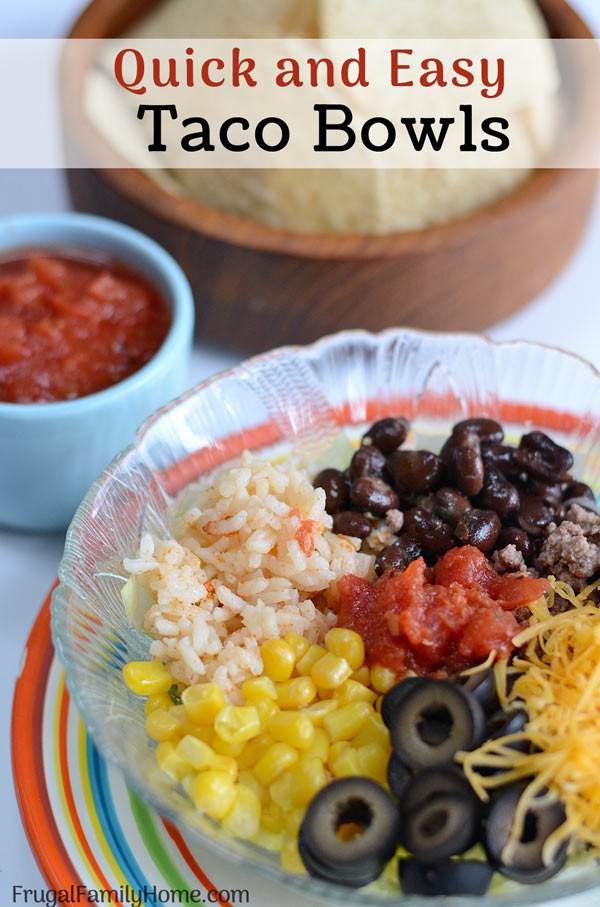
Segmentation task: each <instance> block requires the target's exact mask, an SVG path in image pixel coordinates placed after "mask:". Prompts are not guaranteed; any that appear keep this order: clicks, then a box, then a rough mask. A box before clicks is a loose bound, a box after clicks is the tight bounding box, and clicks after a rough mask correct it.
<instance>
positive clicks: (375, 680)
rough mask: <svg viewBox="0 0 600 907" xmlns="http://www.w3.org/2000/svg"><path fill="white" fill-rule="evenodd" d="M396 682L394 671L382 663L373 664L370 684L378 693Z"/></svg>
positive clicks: (385, 690) (384, 691)
mask: <svg viewBox="0 0 600 907" xmlns="http://www.w3.org/2000/svg"><path fill="white" fill-rule="evenodd" d="M395 683H396V672H395V671H392V670H391V668H386V667H384V666H383V665H373V667H372V668H371V686H372V687H373V689H374V690H377V692H378V693H387V691H388V690H390V689H391V688H392V687H393V686H394V684H395Z"/></svg>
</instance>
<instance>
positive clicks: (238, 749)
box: [210, 731, 246, 759]
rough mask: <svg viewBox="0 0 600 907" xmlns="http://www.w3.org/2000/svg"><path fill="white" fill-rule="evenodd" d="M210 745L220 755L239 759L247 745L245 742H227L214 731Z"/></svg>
mask: <svg viewBox="0 0 600 907" xmlns="http://www.w3.org/2000/svg"><path fill="white" fill-rule="evenodd" d="M210 745H211V746H212V748H213V750H214V751H215V753H218V754H219V756H231V758H232V759H239V757H240V756H241V755H242V753H243V752H244V747H245V746H246V744H245V743H227V742H226V741H225V740H223V738H222V737H219V735H218V734H216V733H215V732H214V731H213V735H212V737H211V740H210Z"/></svg>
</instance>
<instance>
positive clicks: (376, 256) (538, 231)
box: [64, 0, 598, 352]
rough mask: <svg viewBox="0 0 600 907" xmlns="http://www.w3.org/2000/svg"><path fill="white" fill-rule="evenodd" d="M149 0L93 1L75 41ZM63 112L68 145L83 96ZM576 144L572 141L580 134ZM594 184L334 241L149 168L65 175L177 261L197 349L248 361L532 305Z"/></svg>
mask: <svg viewBox="0 0 600 907" xmlns="http://www.w3.org/2000/svg"><path fill="white" fill-rule="evenodd" d="M155 2H156V0H127V2H125V0H93V2H92V3H91V5H90V6H89V7H88V8H87V9H86V10H85V12H84V13H83V15H82V16H81V18H80V19H79V20H78V22H77V23H76V25H75V26H74V28H73V30H72V32H71V37H72V38H108V37H115V36H117V35H119V34H121V33H122V32H123V31H124V29H126V28H127V27H129V26H130V25H131V24H132V23H134V22H135V21H137V20H138V19H139V17H140V16H141V15H142V14H143V13H144V12H146V11H147V10H148V9H149V8H151V7H152V6H153V5H154V3H155ZM540 5H541V7H542V10H543V12H544V14H545V16H546V19H547V21H548V23H549V26H550V29H551V33H552V35H553V36H554V37H561V38H588V39H589V38H592V37H593V36H592V34H591V32H590V31H589V29H588V27H587V26H586V24H585V23H584V22H583V21H582V20H581V19H580V18H579V16H578V15H577V14H576V13H575V12H574V11H573V10H572V9H571V7H570V6H569V4H568V3H566V2H564V0H540ZM576 65H577V64H576ZM76 81H77V80H76ZM575 84H576V85H577V86H578V96H577V97H576V98H575V104H576V106H577V107H578V112H577V114H576V124H575V125H576V128H577V124H579V128H580V129H583V124H584V123H585V121H586V115H587V114H586V111H587V110H588V108H590V109H591V105H593V104H595V103H596V98H595V97H591V96H590V93H591V91H592V89H591V87H588V85H587V80H586V78H585V72H583V71H581V72H577V71H575ZM66 110H68V111H69V113H68V114H66V115H65V120H64V122H65V133H66V138H67V142H70V143H73V142H77V136H78V127H77V122H78V121H80V120H81V118H82V117H84V114H83V112H82V106H81V97H80V93H79V90H78V89H77V90H76V96H75V102H74V103H70V104H69V105H67V106H66ZM98 141H102V139H101V138H100V137H99V136H98ZM569 141H571V142H574V143H576V135H575V136H574V134H573V132H571V133H570V135H569ZM597 178H598V175H597V172H596V171H595V170H539V171H536V172H535V173H534V174H533V175H532V177H531V179H530V180H528V181H527V182H526V183H525V184H524V185H523V186H522V187H521V188H519V189H517V190H516V191H514V192H512V193H511V194H510V195H508V196H506V197H505V198H503V199H501V200H499V201H497V202H496V203H494V204H492V205H489V206H487V207H485V208H483V209H480V210H478V211H477V212H475V213H473V214H471V215H469V216H467V217H464V218H461V219H460V220H455V221H452V222H451V223H448V224H445V225H442V226H436V227H431V228H428V229H425V230H421V231H414V232H409V233H393V234H388V235H385V236H333V235H330V234H329V235H315V234H309V235H306V234H299V233H292V232H287V231H285V230H279V229H274V228H271V227H268V226H265V225H263V224H260V223H257V222H255V221H252V220H249V219H245V218H241V217H235V216H233V215H230V214H226V213H224V212H222V211H219V210H216V209H211V208H207V207H204V206H202V205H200V204H198V203H197V202H194V201H191V200H190V199H187V198H183V197H180V196H176V195H174V194H171V193H169V192H168V191H166V190H164V189H162V188H161V187H159V186H158V185H157V184H156V183H155V182H154V180H152V179H151V178H150V177H148V176H147V175H146V174H145V173H144V172H142V171H141V170H132V169H128V170H68V171H67V179H68V184H69V189H70V193H71V197H72V201H73V204H74V206H75V208H76V209H78V210H81V211H91V212H94V213H97V214H103V215H105V216H108V217H113V218H116V219H117V220H121V221H125V222H127V223H129V224H132V225H133V226H135V227H137V228H138V229H140V230H142V231H144V232H146V233H148V234H149V235H150V236H153V237H154V238H155V239H157V240H158V241H159V242H160V243H162V245H163V246H165V248H167V249H168V250H169V251H170V252H171V253H172V254H173V255H174V256H175V258H176V259H177V260H178V262H179V263H180V264H181V265H182V267H183V269H184V270H185V271H186V273H187V275H188V277H189V279H190V281H191V283H192V287H193V289H194V292H195V295H196V300H197V308H198V325H199V334H200V336H201V337H202V338H203V339H205V340H209V341H212V342H214V343H217V344H220V345H225V346H228V347H234V348H237V349H240V350H244V351H249V352H250V351H252V352H254V351H260V350H263V349H266V348H269V347H273V346H278V345H280V344H285V343H309V342H311V341H312V340H314V339H316V338H317V337H319V336H321V335H322V334H326V333H330V332H333V331H337V330H339V329H341V328H354V327H361V328H369V329H370V330H373V331H377V330H380V329H382V328H385V327H389V326H392V325H406V326H410V327H420V328H434V329H437V330H446V329H448V330H449V329H453V330H480V329H482V328H485V327H487V326H489V325H490V324H493V323H494V322H497V321H499V320H500V319H502V318H505V317H507V316H508V315H510V314H511V313H513V312H515V311H516V310H517V309H519V308H520V307H522V306H523V305H524V304H525V303H527V302H528V301H530V300H531V299H532V298H533V297H534V296H535V295H536V294H537V293H539V292H540V291H541V290H543V289H544V288H545V287H546V286H547V285H548V284H549V283H550V282H551V281H552V280H553V278H554V277H555V276H556V275H557V274H558V273H559V272H560V271H561V270H562V268H564V266H565V265H566V264H567V262H568V261H569V259H570V258H571V256H572V255H573V253H574V251H575V249H576V247H577V245H578V243H579V241H580V239H581V236H582V233H583V231H584V227H585V225H586V222H587V220H588V216H589V214H590V211H591V208H592V205H593V201H594V195H595V188H596V182H597Z"/></svg>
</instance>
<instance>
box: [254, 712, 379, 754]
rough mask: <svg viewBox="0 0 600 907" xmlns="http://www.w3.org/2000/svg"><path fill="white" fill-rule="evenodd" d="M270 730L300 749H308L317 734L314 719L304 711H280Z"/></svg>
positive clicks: (271, 723)
mask: <svg viewBox="0 0 600 907" xmlns="http://www.w3.org/2000/svg"><path fill="white" fill-rule="evenodd" d="M361 704H363V703H361ZM333 714H335V712H334V713H333ZM268 731H269V734H270V735H271V737H273V739H274V740H279V741H281V742H282V743H288V744H289V745H290V746H294V747H296V749H299V750H307V749H308V748H309V746H310V745H311V744H312V742H313V739H314V736H315V727H314V725H313V723H312V721H311V720H310V718H308V716H307V715H304V714H303V713H302V712H279V713H278V714H277V715H274V716H273V718H271V720H270V721H269V724H268Z"/></svg>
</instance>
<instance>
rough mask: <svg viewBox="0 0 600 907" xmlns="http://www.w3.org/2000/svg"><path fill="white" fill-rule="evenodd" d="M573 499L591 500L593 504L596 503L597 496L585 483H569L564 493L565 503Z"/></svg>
mask: <svg viewBox="0 0 600 907" xmlns="http://www.w3.org/2000/svg"><path fill="white" fill-rule="evenodd" d="M573 498H589V500H590V501H592V503H594V504H595V503H596V495H595V494H594V492H593V491H592V489H591V488H590V486H589V485H586V484H585V482H569V484H568V485H567V486H566V488H565V489H564V492H563V501H565V502H567V501H571V500H572V499H573Z"/></svg>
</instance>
